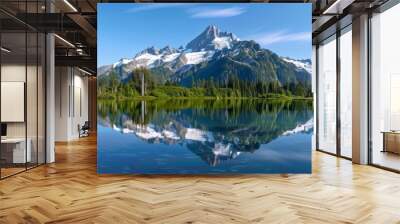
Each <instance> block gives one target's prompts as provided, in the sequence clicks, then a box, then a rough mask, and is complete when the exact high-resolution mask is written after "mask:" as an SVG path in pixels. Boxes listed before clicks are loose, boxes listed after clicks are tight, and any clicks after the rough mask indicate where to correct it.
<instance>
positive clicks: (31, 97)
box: [26, 32, 38, 168]
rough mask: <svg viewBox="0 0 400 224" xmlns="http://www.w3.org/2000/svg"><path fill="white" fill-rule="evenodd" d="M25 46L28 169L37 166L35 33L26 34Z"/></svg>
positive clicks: (36, 42) (36, 57) (36, 39)
mask: <svg viewBox="0 0 400 224" xmlns="http://www.w3.org/2000/svg"><path fill="white" fill-rule="evenodd" d="M27 38H28V41H27V44H28V51H27V53H28V55H27V59H28V62H27V81H26V89H27V93H26V106H27V107H26V112H27V144H28V145H27V146H28V147H27V150H28V151H30V153H28V156H30V158H29V159H28V164H27V165H28V168H30V167H34V166H36V165H37V158H38V153H37V150H38V147H37V146H38V144H37V132H38V119H37V116H38V107H37V103H38V102H37V101H38V100H37V98H38V92H37V90H38V88H37V83H38V82H37V80H38V77H37V76H38V67H37V64H38V56H37V54H38V49H37V46H38V36H37V33H36V32H29V33H27Z"/></svg>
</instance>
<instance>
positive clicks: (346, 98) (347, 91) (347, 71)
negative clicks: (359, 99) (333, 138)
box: [339, 26, 353, 158]
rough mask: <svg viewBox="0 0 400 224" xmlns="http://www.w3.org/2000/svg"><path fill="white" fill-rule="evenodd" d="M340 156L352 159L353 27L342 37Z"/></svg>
mask: <svg viewBox="0 0 400 224" xmlns="http://www.w3.org/2000/svg"><path fill="white" fill-rule="evenodd" d="M339 52H340V59H339V60H340V155H341V156H344V157H348V158H351V157H352V137H351V136H352V97H353V94H352V74H353V71H352V33H351V26H348V27H347V28H345V29H344V30H342V31H341V35H340V50H339Z"/></svg>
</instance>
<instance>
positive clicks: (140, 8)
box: [126, 3, 194, 13]
mask: <svg viewBox="0 0 400 224" xmlns="http://www.w3.org/2000/svg"><path fill="white" fill-rule="evenodd" d="M134 5H135V6H134V7H132V8H130V9H127V10H126V13H137V12H145V11H152V10H157V9H164V8H174V7H181V6H189V5H194V4H187V3H168V4H166V3H137V4H134Z"/></svg>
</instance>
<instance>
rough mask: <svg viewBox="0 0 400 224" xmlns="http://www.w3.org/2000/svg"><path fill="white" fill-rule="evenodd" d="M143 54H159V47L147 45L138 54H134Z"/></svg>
mask: <svg viewBox="0 0 400 224" xmlns="http://www.w3.org/2000/svg"><path fill="white" fill-rule="evenodd" d="M143 54H152V55H158V54H160V49H158V48H156V47H154V46H151V47H148V48H146V49H144V50H143V51H141V52H139V53H138V54H136V56H135V58H136V57H138V56H140V55H143Z"/></svg>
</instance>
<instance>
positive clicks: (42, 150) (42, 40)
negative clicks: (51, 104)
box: [37, 33, 46, 164]
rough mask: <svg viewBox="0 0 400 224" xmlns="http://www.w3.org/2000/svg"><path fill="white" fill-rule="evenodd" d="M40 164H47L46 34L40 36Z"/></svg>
mask: <svg viewBox="0 0 400 224" xmlns="http://www.w3.org/2000/svg"><path fill="white" fill-rule="evenodd" d="M38 38H39V41H38V44H39V45H38V58H39V63H38V79H37V80H38V163H39V164H43V163H45V156H46V155H45V153H46V149H45V114H46V112H45V99H46V98H45V93H46V92H45V87H46V84H45V81H46V79H45V60H46V52H45V44H46V37H45V35H44V34H41V33H40V34H39V36H38Z"/></svg>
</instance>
